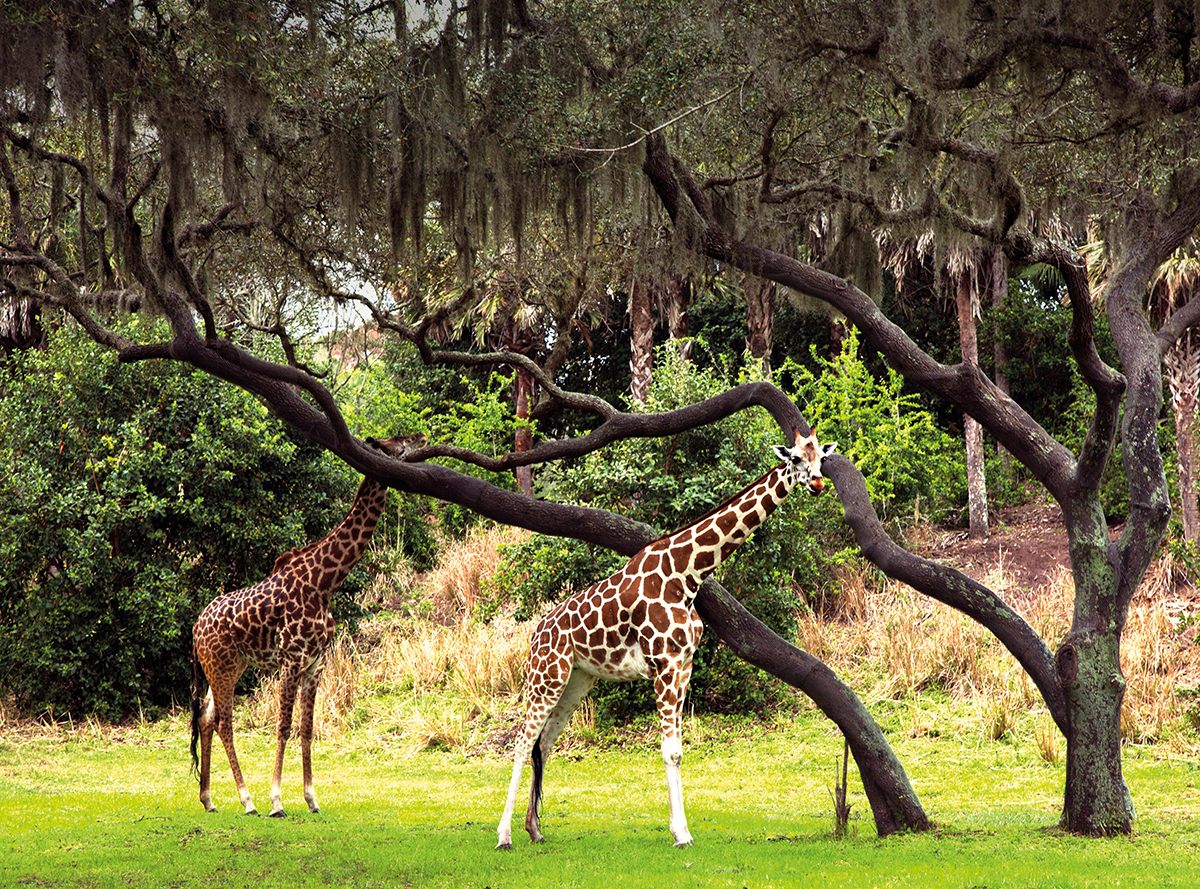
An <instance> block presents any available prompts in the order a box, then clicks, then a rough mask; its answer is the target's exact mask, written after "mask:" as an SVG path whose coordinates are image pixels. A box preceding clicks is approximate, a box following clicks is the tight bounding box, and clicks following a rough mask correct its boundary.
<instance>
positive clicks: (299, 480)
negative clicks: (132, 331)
mask: <svg viewBox="0 0 1200 889" xmlns="http://www.w3.org/2000/svg"><path fill="white" fill-rule="evenodd" d="M132 323H134V324H138V323H139V322H136V321H135V322H132ZM0 393H3V396H2V397H0V466H2V467H3V469H2V471H0V559H2V560H3V564H4V565H5V566H6V570H5V572H4V574H3V576H2V577H0V688H3V689H4V690H5V691H7V692H8V693H10V694H11V695H12V696H13V697H14V698H15V700H16V701H17V702H18V704H19V705H20V706H21V707H22V708H24V709H26V710H27V711H29V712H42V711H50V712H52V713H60V714H61V713H70V714H74V715H79V714H82V713H92V712H94V713H96V714H98V715H100V716H104V717H112V718H115V717H120V716H122V715H124V714H127V713H130V712H136V711H137V710H139V709H142V708H152V707H154V706H156V705H163V704H167V703H169V702H170V701H171V700H172V699H179V698H182V697H185V696H186V694H187V689H188V685H189V682H190V677H191V667H190V650H191V624H192V622H193V620H194V619H195V617H196V615H197V614H198V612H199V611H200V609H201V608H202V607H203V606H204V605H205V604H206V603H207V602H208V601H209V600H210V599H212V598H213V597H214V596H215V595H217V594H218V593H220V592H221V591H224V590H232V589H236V588H239V587H242V586H245V585H247V584H249V583H252V582H255V581H257V580H260V579H261V578H262V577H264V576H265V575H266V574H267V572H268V571H269V570H270V567H271V565H272V564H273V563H274V559H275V558H276V557H277V556H278V555H279V554H280V553H281V552H284V551H286V550H287V549H289V548H290V547H292V546H295V545H297V544H300V543H303V542H306V541H308V540H312V539H316V538H318V537H320V536H322V535H324V534H325V533H327V531H328V530H329V529H330V528H332V527H333V526H334V525H336V524H337V522H338V521H339V520H340V518H341V514H342V512H343V510H344V508H345V506H346V504H347V502H348V500H347V498H348V497H349V495H351V494H352V493H353V490H354V486H355V484H356V481H357V480H356V478H355V477H354V475H353V473H351V472H350V471H349V470H348V469H347V468H346V467H345V465H344V464H341V463H340V462H338V461H335V460H333V459H331V458H329V457H328V456H327V455H326V454H325V453H324V452H323V451H321V450H320V449H319V448H317V447H316V446H314V445H312V444H310V443H307V442H305V441H304V440H302V439H300V438H299V437H293V436H292V435H289V434H288V433H287V432H286V431H285V430H284V428H283V427H282V426H281V424H280V423H278V422H277V421H275V420H274V419H272V418H271V417H270V416H269V415H268V413H267V411H266V410H265V409H264V408H263V407H262V406H261V405H260V404H258V402H256V401H255V400H254V399H253V398H252V397H251V396H249V395H248V394H247V393H245V392H243V391H241V390H239V389H235V388H233V387H229V386H224V385H220V384H216V383H214V381H213V380H212V378H211V377H208V376H205V375H203V374H200V373H198V372H192V371H190V370H189V369H188V368H186V367H185V366H183V365H180V364H177V363H174V362H153V363H151V362H145V363H139V364H134V365H122V364H120V363H118V362H117V360H116V357H115V355H113V354H112V353H111V352H109V351H106V350H104V349H102V348H101V347H99V346H97V345H96V344H94V343H92V342H91V341H90V340H88V339H87V338H85V337H83V336H81V335H78V334H76V333H72V332H70V331H67V330H63V331H60V332H59V333H57V334H56V335H55V336H54V337H53V339H52V344H51V348H50V349H49V351H47V352H46V353H36V352H27V353H17V354H15V355H13V356H12V357H11V358H10V360H9V363H8V364H6V365H4V366H2V367H0ZM339 607H340V606H339Z"/></svg>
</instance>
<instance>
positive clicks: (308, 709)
mask: <svg viewBox="0 0 1200 889" xmlns="http://www.w3.org/2000/svg"><path fill="white" fill-rule="evenodd" d="M320 684H321V674H320V672H318V673H317V674H316V675H315V676H313V677H312V678H311V679H310V680H309V681H308V684H307V685H305V686H304V688H302V689H301V691H300V750H301V757H302V758H303V761H304V801H305V802H306V803H308V811H310V812H313V813H317V812H320V811H321V810H320V809H319V808H318V807H317V792H316V790H315V789H314V788H313V777H312V737H313V708H314V705H315V703H316V700H317V687H318V686H319V685H320Z"/></svg>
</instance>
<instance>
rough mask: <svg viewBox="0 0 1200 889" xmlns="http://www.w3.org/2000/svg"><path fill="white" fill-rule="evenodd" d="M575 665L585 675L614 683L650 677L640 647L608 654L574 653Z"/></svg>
mask: <svg viewBox="0 0 1200 889" xmlns="http://www.w3.org/2000/svg"><path fill="white" fill-rule="evenodd" d="M575 665H576V666H577V667H579V668H580V669H581V670H583V671H584V672H585V673H590V674H591V675H593V676H597V677H599V678H600V679H608V680H612V681H615V682H628V681H629V680H631V679H646V678H648V677H649V676H650V671H649V670H648V669H647V667H646V656H645V655H644V654H643V653H642V649H641V646H640V645H634V646H631V647H626V648H621V649H620V650H618V651H609V652H592V651H590V650H588V651H576V654H575Z"/></svg>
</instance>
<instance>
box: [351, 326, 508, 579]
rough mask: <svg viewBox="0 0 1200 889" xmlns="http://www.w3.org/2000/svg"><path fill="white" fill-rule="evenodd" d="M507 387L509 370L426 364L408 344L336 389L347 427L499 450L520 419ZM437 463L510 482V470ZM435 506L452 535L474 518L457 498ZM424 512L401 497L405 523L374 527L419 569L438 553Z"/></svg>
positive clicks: (423, 506)
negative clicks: (479, 371) (399, 544)
mask: <svg viewBox="0 0 1200 889" xmlns="http://www.w3.org/2000/svg"><path fill="white" fill-rule="evenodd" d="M511 385H512V376H511V375H508V376H506V375H504V374H499V373H491V374H488V375H486V376H483V375H473V374H471V373H469V372H463V371H461V370H458V369H448V368H444V367H425V366H424V365H422V364H421V363H420V361H419V359H418V357H417V356H416V353H415V350H413V349H412V348H411V347H409V348H394V349H390V350H389V351H388V353H387V355H386V357H385V360H384V361H382V362H373V363H371V364H370V365H365V366H360V367H359V368H356V369H355V371H354V373H353V374H352V375H351V377H350V379H349V381H348V382H347V383H346V384H344V385H343V386H342V387H341V388H340V389H339V393H338V394H339V397H340V398H342V399H343V402H342V409H343V412H344V414H345V416H346V419H347V422H348V423H350V425H351V427H352V428H362V429H393V430H395V432H397V433H399V432H408V433H412V432H424V433H425V434H426V435H427V436H428V437H429V441H430V443H431V444H436V443H445V444H453V445H456V446H458V447H462V448H466V449H467V450H471V451H477V452H479V453H483V454H502V453H505V452H507V451H510V450H512V448H513V442H514V440H515V438H516V432H517V429H518V428H519V427H520V426H521V425H523V424H522V421H520V420H518V419H517V417H516V415H515V411H514V409H513V400H512V396H511V391H510V389H511ZM442 462H443V465H445V466H448V467H449V468H451V469H456V470H459V471H461V472H466V473H469V474H471V475H474V476H475V477H477V478H480V479H482V480H483V481H485V482H488V483H489V484H492V485H496V486H498V487H502V488H509V489H512V488H514V487H515V479H514V477H513V475H512V473H495V472H488V471H486V470H481V469H480V468H479V467H477V466H473V465H472V466H468V465H467V464H465V463H460V462H459V461H456V460H452V459H451V460H445V461H442ZM438 510H439V511H438V518H439V524H440V527H441V529H442V531H444V532H445V533H447V534H449V535H452V536H457V535H461V534H463V533H465V532H466V530H467V529H468V528H470V527H471V526H472V525H473V524H474V522H475V521H476V519H477V518H478V516H477V515H476V514H475V513H473V512H471V511H470V510H468V509H466V508H465V507H462V506H458V505H456V504H451V503H445V504H440V505H439V507H438ZM428 511H429V505H428V503H427V502H424V501H421V500H414V499H411V498H405V503H404V505H402V506H401V511H400V521H401V522H402V524H403V525H404V527H403V528H397V527H396V526H395V525H393V524H392V519H391V517H388V520H387V521H386V522H385V524H384V526H383V527H382V528H381V529H380V534H381V536H382V537H384V538H385V539H392V537H393V536H394V535H400V536H401V537H402V538H403V539H404V541H405V543H404V545H405V554H406V555H408V556H409V557H411V558H413V559H414V560H415V561H416V563H417V565H418V567H428V566H429V565H431V564H432V561H433V559H434V558H435V557H436V555H437V541H436V540H435V539H434V537H433V535H432V530H431V527H430V525H429V523H427V522H425V521H424V520H423V517H424V515H425V514H427V513H428Z"/></svg>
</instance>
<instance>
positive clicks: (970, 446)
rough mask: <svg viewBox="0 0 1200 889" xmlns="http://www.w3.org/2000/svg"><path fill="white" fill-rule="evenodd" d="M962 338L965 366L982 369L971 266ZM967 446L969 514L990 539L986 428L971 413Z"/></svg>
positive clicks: (962, 289)
mask: <svg viewBox="0 0 1200 889" xmlns="http://www.w3.org/2000/svg"><path fill="white" fill-rule="evenodd" d="M957 283H958V288H957V292H956V294H955V303H956V304H957V306H958V335H959V340H960V342H961V344H962V360H963V365H964V366H966V367H967V368H973V369H975V370H978V368H979V343H978V338H977V336H976V329H975V311H974V306H975V275H974V272H973V270H972V269H971V267H970V266H969V265H968V268H967V270H966V271H964V272H963V273H962V274H961V275H960V276H959V280H958V282H957ZM963 428H964V432H965V438H966V446H967V512H968V517H969V518H968V521H969V529H970V530H969V531H968V533H969V534H970V536H971V537H987V536H988V508H987V479H986V477H985V475H984V466H983V463H984V455H983V427H982V426H980V425H979V423H978V422H977V421H976V420H975V418H974V417H972V416H970V415H969V414H964V415H963Z"/></svg>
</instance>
